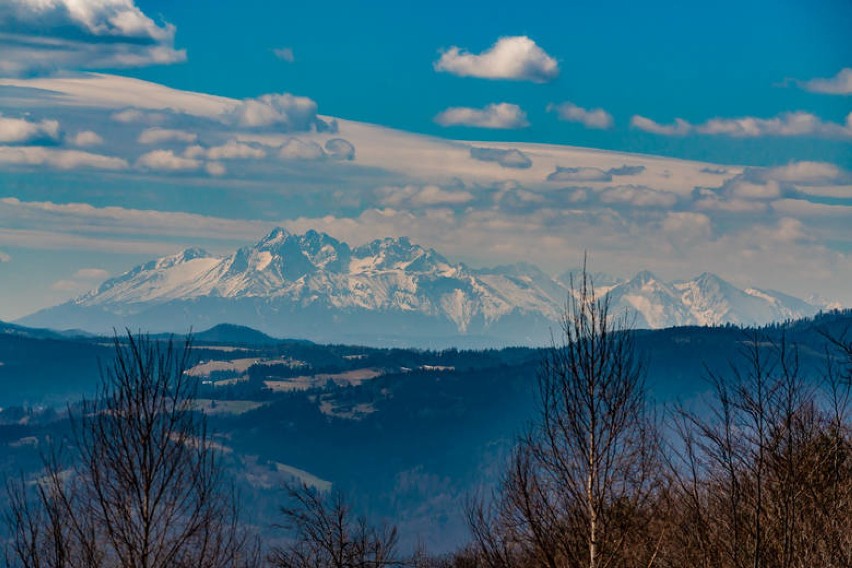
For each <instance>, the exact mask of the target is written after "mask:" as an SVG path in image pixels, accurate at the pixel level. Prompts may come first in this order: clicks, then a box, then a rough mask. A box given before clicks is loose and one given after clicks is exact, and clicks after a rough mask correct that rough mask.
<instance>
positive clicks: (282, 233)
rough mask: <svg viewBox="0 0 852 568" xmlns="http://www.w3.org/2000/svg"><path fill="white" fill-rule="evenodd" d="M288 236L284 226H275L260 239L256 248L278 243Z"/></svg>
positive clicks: (288, 233) (288, 232)
mask: <svg viewBox="0 0 852 568" xmlns="http://www.w3.org/2000/svg"><path fill="white" fill-rule="evenodd" d="M289 237H290V231H288V230H287V229H285V228H284V227H275V228H274V229H272V230H271V231H270V232H269V234H268V235H266V236H265V237H263V238H262V239H260V242H258V243H257V247H256V248H265V247H270V246H274V245H277V244H280V243H282V242H284V241H286V240H287V239H288V238H289Z"/></svg>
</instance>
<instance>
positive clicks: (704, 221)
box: [661, 211, 713, 243]
mask: <svg viewBox="0 0 852 568" xmlns="http://www.w3.org/2000/svg"><path fill="white" fill-rule="evenodd" d="M661 227H662V229H663V230H664V231H665V232H666V233H669V234H670V235H672V236H674V237H675V242H677V243H684V242H687V243H688V242H690V241H696V240H706V239H709V238H710V237H711V235H712V234H713V223H712V221H711V220H710V217H708V216H707V215H705V214H704V213H694V212H692V211H669V212H668V213H666V217H665V219H663V222H662V224H661Z"/></svg>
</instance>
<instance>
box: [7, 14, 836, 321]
mask: <svg viewBox="0 0 852 568" xmlns="http://www.w3.org/2000/svg"><path fill="white" fill-rule="evenodd" d="M850 29H852V4H850V3H849V2H848V1H846V0H809V1H805V0H773V1H771V2H770V1H763V0H740V1H737V2H730V1H727V0H722V1H720V2H716V3H713V4H699V3H691V2H681V3H673V2H663V1H645V2H635V1H633V2H629V1H611V2H607V3H602V2H591V1H589V2H576V1H574V2H525V3H510V2H497V1H493V0H492V1H489V2H480V1H468V2H452V3H450V2H444V1H440V0H439V1H433V2H429V3H426V4H422V5H417V4H415V3H404V2H390V1H384V0H376V1H372V2H367V3H351V2H338V1H335V0H329V1H326V2H323V3H282V2H270V1H260V0H241V1H240V2H235V1H231V0H206V1H202V0H168V1H166V0H98V1H95V0H6V1H4V2H2V3H0V319H2V320H14V319H16V318H19V317H22V316H24V315H27V314H29V313H31V312H33V311H35V310H38V309H40V308H43V307H47V306H51V305H55V304H57V303H60V302H62V301H66V300H68V299H70V298H73V297H75V296H77V295H79V294H82V293H84V292H86V291H87V290H88V289H91V288H92V287H94V286H96V285H98V284H99V283H100V282H102V281H103V280H104V279H106V278H108V277H110V276H116V275H118V274H121V273H123V272H124V271H127V270H129V269H131V268H132V267H133V266H134V265H137V264H139V263H142V262H145V261H147V260H150V259H152V258H156V257H159V256H163V255H166V254H171V253H174V252H176V251H178V250H180V249H181V248H185V247H189V246H202V247H204V248H206V249H208V250H210V251H211V252H215V253H226V252H228V251H231V250H233V249H235V248H237V247H239V246H243V245H246V244H249V243H252V242H255V241H257V240H259V239H260V238H261V237H262V236H263V235H264V234H265V233H266V232H268V231H269V230H270V229H271V228H273V227H275V226H283V227H285V228H288V229H289V230H292V231H298V232H302V231H305V230H308V229H311V228H313V229H317V230H321V231H326V232H328V233H329V234H331V235H333V236H335V237H337V238H340V239H342V240H346V241H347V242H350V244H353V245H356V244H360V243H363V242H367V241H369V240H372V239H374V238H380V237H385V236H402V235H406V236H410V237H411V238H412V239H413V240H415V241H416V242H418V243H420V244H422V245H424V246H428V247H433V248H435V249H436V250H438V251H440V252H442V253H443V254H444V255H446V256H447V257H449V258H450V259H451V260H458V261H463V262H466V263H468V264H470V265H472V266H492V265H497V264H507V263H513V262H520V261H525V262H533V263H535V264H537V265H539V266H540V267H541V268H543V269H544V270H546V271H549V272H551V273H560V272H563V271H565V270H567V269H569V268H573V267H575V266H576V265H577V264H578V263H579V262H580V260H581V259H582V256H583V253H584V251H588V253H589V255H590V259H591V263H592V268H593V269H594V270H595V271H603V272H610V273H613V274H615V275H617V276H622V277H629V276H631V275H632V273H635V272H637V271H639V270H644V269H648V270H651V271H653V272H655V273H658V274H659V275H660V276H661V277H664V278H667V279H673V278H689V277H692V276H695V275H697V274H699V273H701V272H704V271H710V272H714V273H716V274H718V275H720V276H721V277H723V278H726V279H728V280H730V281H731V282H733V283H734V284H736V285H739V286H744V287H745V286H755V287H761V288H770V289H774V290H779V291H782V292H786V293H790V294H793V295H797V296H800V297H808V296H810V295H812V294H816V295H818V296H820V297H821V298H823V299H824V300H827V301H834V302H840V303H841V304H844V305H847V306H849V305H852V287H850V286H849V284H848V283H849V282H850V278H852V262H850V252H852V231H850V229H849V227H850V226H852V173H850V169H852V42H850V41H849V32H848V30H850Z"/></svg>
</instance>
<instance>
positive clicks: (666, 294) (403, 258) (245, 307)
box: [21, 228, 817, 342]
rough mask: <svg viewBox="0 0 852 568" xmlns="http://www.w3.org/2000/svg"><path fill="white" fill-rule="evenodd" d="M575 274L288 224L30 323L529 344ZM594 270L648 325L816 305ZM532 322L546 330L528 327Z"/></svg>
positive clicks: (155, 265)
mask: <svg viewBox="0 0 852 568" xmlns="http://www.w3.org/2000/svg"><path fill="white" fill-rule="evenodd" d="M572 275H574V276H575V277H576V271H569V272H566V273H565V274H563V275H562V276H561V277H558V278H554V277H551V276H550V275H548V274H546V273H544V272H542V271H541V270H539V269H538V268H536V267H535V266H532V265H529V264H516V265H511V266H504V267H498V268H493V269H472V268H470V267H467V266H465V265H464V264H461V263H456V264H454V263H451V262H450V261H448V260H447V259H446V258H445V257H443V256H442V255H440V254H439V253H437V252H436V251H434V250H432V249H427V248H423V247H421V246H419V245H417V244H414V243H412V242H411V241H410V240H409V239H408V238H405V237H401V238H385V239H380V240H376V241H373V242H371V243H368V244H365V245H362V246H358V247H355V248H352V247H350V246H349V245H348V244H346V243H344V242H341V241H338V240H337V239H335V238H333V237H331V236H329V235H327V234H324V233H318V232H316V231H308V232H306V233H305V234H303V235H297V234H292V233H289V232H288V231H286V230H285V229H281V228H278V229H275V230H274V231H272V232H271V233H269V234H268V235H267V236H266V237H264V238H263V239H262V240H260V241H259V242H258V243H256V244H255V245H252V246H246V247H243V248H240V249H238V250H237V251H235V252H234V253H232V254H230V255H228V256H225V257H217V256H214V255H211V254H209V253H207V252H205V251H203V250H201V249H197V248H191V249H187V250H184V251H181V252H180V253H178V254H175V255H172V256H168V257H165V258H161V259H158V260H154V261H151V262H148V263H146V264H143V265H140V266H138V267H136V268H133V269H132V270H130V271H128V272H127V273H125V274H123V275H121V276H118V277H116V278H112V279H110V280H107V281H106V282H104V283H103V284H102V285H101V286H99V287H98V288H97V289H96V290H93V291H92V292H89V293H88V294H85V295H83V296H81V297H79V298H77V299H75V300H73V301H71V302H68V303H67V304H64V305H62V306H58V307H56V308H51V309H49V310H44V311H42V312H38V313H36V314H33V315H32V316H28V317H27V318H24V319H23V320H21V321H22V322H25V323H27V324H38V325H47V326H58V327H62V326H73V327H82V328H86V327H87V321H74V322H70V321H65V320H67V319H69V318H72V317H75V318H82V319H83V320H86V319H87V317H88V316H92V315H97V317H96V318H95V319H97V320H98V321H102V320H105V319H107V320H108V319H109V317H110V315H112V316H113V319H115V318H122V320H123V321H122V322H121V323H122V324H126V323H145V322H147V325H151V323H152V322H157V323H158V325H157V327H159V328H160V329H174V328H175V327H179V326H178V325H177V324H178V323H180V324H181V325H186V324H189V325H196V326H197V325H204V324H213V323H219V322H220V321H224V320H222V319H220V320H219V321H216V317H222V318H224V317H232V318H236V321H234V320H233V319H232V320H228V321H232V322H233V323H238V324H243V325H250V326H252V327H256V328H258V329H262V330H264V331H267V332H270V333H278V334H288V335H293V332H294V327H295V326H297V325H299V324H300V322H301V324H302V325H303V326H304V327H302V328H295V329H304V330H311V329H313V330H314V331H316V330H321V329H322V327H321V326H322V325H329V326H332V327H334V326H336V325H339V324H345V326H346V328H345V332H346V334H347V337H349V338H352V337H357V336H358V334H359V333H360V332H361V331H362V330H361V329H360V328H361V327H364V326H366V328H369V330H370V331H369V333H372V334H375V333H376V330H382V329H387V331H386V333H387V334H389V335H397V333H396V332H397V331H399V332H400V334H401V336H405V335H406V333H413V334H414V335H415V336H420V335H423V334H426V335H428V334H432V335H434V336H440V335H446V334H448V333H451V334H460V335H465V334H468V335H470V334H477V335H485V336H502V337H505V338H506V339H509V338H510V337H511V336H512V334H520V337H517V341H518V342H527V341H528V340H533V337H532V335H534V334H535V333H538V334H541V333H542V332H544V331H545V330H547V329H548V328H549V327H550V326H552V324H553V323H555V322H556V321H557V320H558V317H559V313H560V310H561V309H562V306H564V303H565V298H566V297H567V294H568V290H569V281H570V278H571V276H572ZM593 277H594V280H595V282H596V283H600V289H601V290H602V291H604V292H606V293H608V294H609V295H610V299H611V302H612V307H613V309H614V310H616V311H619V310H629V311H631V312H633V313H634V314H635V316H636V318H635V321H636V325H637V326H638V327H651V328H660V327H671V326H676V325H718V324H723V323H736V324H762V323H766V322H770V321H777V320H784V319H790V318H797V317H804V316H808V315H811V314H813V313H815V312H816V311H817V309H816V308H815V307H814V306H812V305H810V304H808V303H807V302H804V301H802V300H798V299H796V298H792V297H790V296H786V295H784V294H780V293H776V292H771V291H765V290H757V289H752V288H750V289H747V290H741V289H739V288H737V287H735V286H733V285H732V284H730V283H728V282H726V281H724V280H722V279H721V278H719V277H718V276H715V275H712V274H708V273H704V274H702V275H700V276H698V277H697V278H695V279H692V280H688V281H678V282H666V281H663V280H661V279H659V278H657V277H656V276H655V275H654V274H652V273H650V272H647V271H645V272H640V273H639V274H637V275H636V276H635V277H634V278H632V279H630V280H628V281H622V280H619V279H617V278H613V277H611V276H608V275H603V274H595V275H593ZM166 307H167V308H168V309H166ZM237 307H239V309H238V308H237ZM170 313H171V314H172V315H169V314H170ZM155 316H156V317H159V318H161V320H154V319H153V318H154V317H155ZM178 316H179V317H178ZM63 318H65V319H64V320H63ZM175 318H177V319H175ZM306 318H308V320H307V321H305V320H306ZM284 320H286V321H284ZM110 325H111V326H114V325H116V322H115V321H113V322H112V323H111V324H110ZM383 326H385V327H384V328H383ZM525 326H527V327H529V328H530V329H535V330H536V331H535V332H532V331H530V332H529V333H527V332H526V331H524V330H525V329H526V327H525ZM366 328H365V329H366ZM175 330H176V331H179V329H175ZM338 331H341V332H343V331H344V329H340V330H338ZM327 333H328V337H326V338H327V339H328V338H332V339H333V338H335V337H336V335H335V330H333V329H329V330H328V331H327ZM309 335H310V333H307V334H305V335H304V336H309ZM320 335H321V334H320ZM315 336H316V335H315Z"/></svg>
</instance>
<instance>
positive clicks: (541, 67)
mask: <svg viewBox="0 0 852 568" xmlns="http://www.w3.org/2000/svg"><path fill="white" fill-rule="evenodd" d="M434 67H435V70H436V71H444V72H447V73H452V74H453V75H458V76H459V77H479V78H482V79H513V80H516V81H532V82H534V83H546V82H548V81H552V80H553V79H555V78H556V77H557V76H559V64H558V63H557V61H556V60H555V59H554V58H553V57H551V56H549V55H548V54H547V53H545V51H544V50H543V49H541V48H540V47H539V46H537V45H536V43H535V42H534V41H533V40H531V39H530V38H528V37H526V36H512V37H502V38H500V39H498V40H497V42H496V43H495V44H494V45H493V46H491V48H490V49H488V50H486V51H484V52H482V53H481V54H479V55H476V54H472V53H469V52H467V51H466V50H463V49H461V48H458V47H455V46H453V47H451V48H449V49H448V50H446V51H444V52H443V53H442V54H441V58H440V59H439V60H438V61H436V62H435V65H434Z"/></svg>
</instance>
